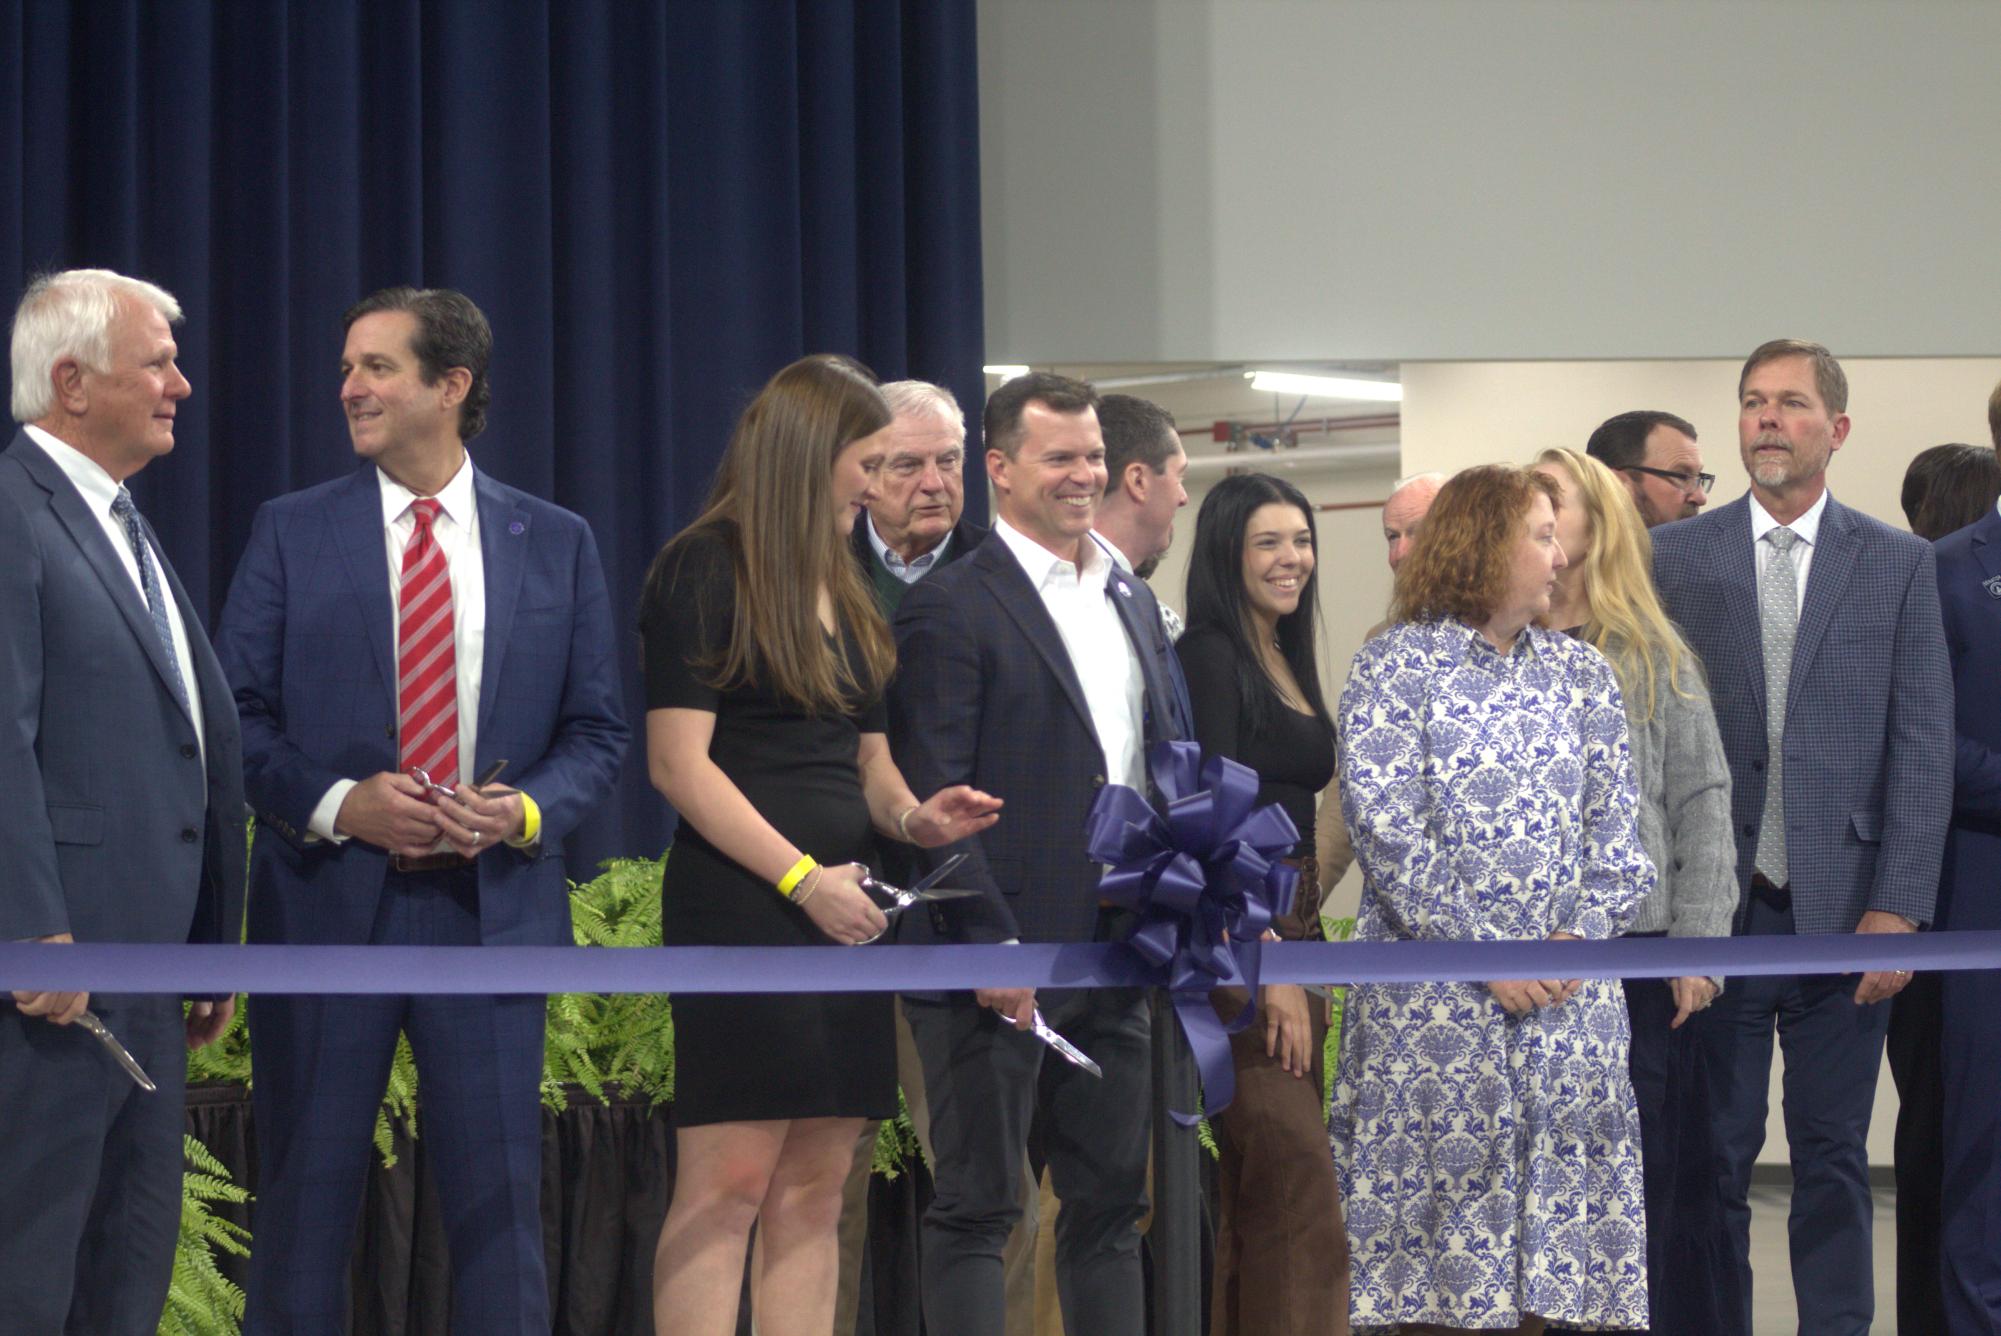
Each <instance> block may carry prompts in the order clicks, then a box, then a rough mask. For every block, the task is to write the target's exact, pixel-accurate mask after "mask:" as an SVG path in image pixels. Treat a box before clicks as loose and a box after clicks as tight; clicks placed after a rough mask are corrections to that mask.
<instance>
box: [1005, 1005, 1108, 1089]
mask: <svg viewBox="0 0 2001 1336" xmlns="http://www.w3.org/2000/svg"><path fill="white" fill-rule="evenodd" d="M1002 1019H1004V1020H1005V1021H1007V1023H1008V1024H1009V1025H1014V1024H1015V1023H1016V1022H1015V1019H1014V1017H1012V1016H1006V1017H1003V1018H1002ZM1028 1032H1029V1033H1030V1034H1032V1035H1034V1036H1035V1037H1036V1038H1037V1039H1040V1040H1041V1041H1042V1042H1043V1043H1045V1044H1047V1045H1049V1047H1051V1048H1053V1049H1055V1050H1056V1051H1057V1052H1058V1053H1060V1054H1062V1055H1063V1058H1064V1060H1065V1061H1067V1062H1068V1063H1069V1064H1070V1065H1071V1066H1073V1067H1082V1068H1083V1069H1084V1070H1085V1071H1087V1072H1089V1073H1090V1074H1091V1075H1093V1076H1096V1077H1099V1078H1102V1077H1103V1076H1104V1074H1105V1069H1104V1068H1102V1067H1100V1066H1099V1065H1098V1064H1097V1063H1095V1062H1093V1061H1091V1055H1090V1054H1088V1053H1086V1052H1085V1051H1084V1050H1083V1049H1081V1048H1078V1047H1077V1046H1076V1045H1075V1044H1073V1043H1071V1042H1070V1041H1069V1040H1068V1039H1065V1038H1064V1037H1063V1036H1062V1035H1060V1034H1058V1033H1056V1031H1055V1030H1053V1029H1051V1028H1050V1025H1049V1022H1048V1021H1045V1020H1043V1019H1042V1008H1041V1007H1037V1008H1036V1009H1035V1014H1034V1015H1032V1016H1030V1017H1029V1020H1028Z"/></svg>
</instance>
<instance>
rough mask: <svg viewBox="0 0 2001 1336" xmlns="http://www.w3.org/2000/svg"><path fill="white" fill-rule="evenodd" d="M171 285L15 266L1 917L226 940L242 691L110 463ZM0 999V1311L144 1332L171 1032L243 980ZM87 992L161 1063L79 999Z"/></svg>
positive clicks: (132, 410) (123, 462)
mask: <svg viewBox="0 0 2001 1336" xmlns="http://www.w3.org/2000/svg"><path fill="white" fill-rule="evenodd" d="M180 318H181V308H180V305H179V303H177V302H176V301H175V300H174V298H173V296H172V295H171V294H169V293H167V292H165V291H163V290H162V289H160V288H157V287H155V286H154V285H152V284H151V283H145V282H141V281H140V280H138V279H133V278H127V277H125V276H124V275H121V274H115V273H112V272H110V271H108V270H103V269H76V270H69V271H67V272H64V273H58V274H52V275H49V276H48V277H45V278H40V279H37V280H36V281H34V282H33V283H31V284H29V286H28V290H27V292H26V293H25V294H24V295H23V297H22V298H21V305H20V307H19V309H18V310H17V311H16V313H15V317H14V330H13V351H12V361H13V381H14V386H13V410H14V420H15V421H16V422H18V423H20V424H22V425H21V429H20V431H18V432H17V433H16V434H15V436H14V441H13V444H12V445H10V446H9V447H8V448H7V451H6V453H5V454H4V455H0V623H4V626H5V636H4V642H5V648H4V649H0V719H5V720H6V726H5V727H4V728H0V810H4V811H5V813H6V818H5V820H4V821H0V867H4V868H5V869H6V875H5V877H4V878H0V940H10V941H20V940H38V941H44V942H69V941H80V942H155V943H178V942H191V941H192V942H235V941H237V940H238V938H239V931H238V929H239V926H240V924H241V922H242V918H243V863H244V856H243V767H242V749H241V746H240V744H239V742H238V732H237V718H236V706H235V704H234V702H233V701H232V699H231V697H230V691H229V686H228V684H227V683H226V682H225V681H224V680H223V677H222V670H221V668H220V667H219V666H218V665H217V662H216V657H215V654H214V652H213V651H212V650H211V649H210V648H209V643H208V639H207V637H206V636H204V635H203V633H202V623H201V618H200V617H199V616H197V615H196V612H195V609H194V605H193V604H191V603H190V602H189V601H188V596H187V592H186V590H184V589H183V588H182V587H181V582H180V580H179V579H178V578H177V577H176V576H175V574H174V569H173V567H172V565H171V564H169V563H168V561H167V557H166V553H165V552H164V551H162V550H161V548H160V544H159V540H158V539H157V538H156V537H155V536H154V534H153V531H152V529H151V528H150V527H149V526H148V525H147V524H146V522H145V520H144V519H142V518H141V517H140V515H139V513H138V511H137V510H136V509H135V508H134V506H133V504H132V497H131V494H130V493H129V492H127V490H126V487H125V484H126V482H127V480H129V479H130V478H131V477H132V476H133V475H134V474H136V473H138V472H139V471H140V470H141V469H143V468H145V467H146V465H147V464H149V463H151V462H152V461H153V460H154V459H157V458H159V457H160V456H162V455H165V454H167V453H168V452H169V451H171V450H172V449H173V448H174V416H175V411H176V410H177V409H178V408H179V406H180V404H181V403H182V401H184V400H185V399H186V398H187V397H188V395H189V393H190V389H189V386H188V382H187V379H186V377H184V376H183V375H182V374H181V372H180V369H179V367H178V366H176V365H175V354H176V349H175V346H174V337H173V332H172V328H171V326H172V324H173V322H175V321H178V320H179V319H180ZM13 1001H14V1005H13V1006H12V1007H5V1008H0V1128H5V1129H6V1132H7V1137H8V1141H9V1144H8V1147H7V1153H6V1154H5V1155H4V1156H0V1201H5V1202H6V1203H7V1208H6V1210H5V1212H4V1213H0V1314H4V1315H5V1317H4V1319H0V1321H4V1323H5V1326H6V1330H8V1331H20V1332H58V1331H71V1332H90V1333H92V1334H93V1336H151V1333H152V1332H153V1331H155V1330H156V1329H157V1327H158V1325H159V1321H160V1311H161V1309H162V1307H163V1306H164V1305H165V1303H166V1298H167V1284H168V1280H169V1278H170V1277H171V1275H172V1272H173V1261H174V1245H175V1240H176V1236H177V1234H178V1231H179V1226H180V1218H181V1124H182V1119H183V1118H184V1116H185V1114H184V1106H183V1100H182V1091H183V1086H184V1081H185V1077H186V1072H187V1058H186V1049H187V1048H188V1047H191V1046H199V1045H201V1044H205V1043H207V1042H209V1041H210V1040H211V1039H213V1038H215V1036H216V1035H218V1034H220V1033H221V1032H222V1029H223V1027H224V1026H226V1025H227V1024H228V1022H229V1018H230V1015H231V1012H232V1010H233V1008H234V1001H233V999H224V1000H222V1001H219V1002H197V1003H195V1004H194V1005H193V1007H192V1008H191V1010H190V1012H189V1014H187V1015H186V1016H185V1017H184V1016H183V1014H182V1010H181V1001H180V999H179V998H177V997H158V996H151V997H142V996H133V995H128V994H118V995H107V994H103V993H99V994H97V995H95V996H92V995H91V994H89V993H84V992H24V991H16V992H15V993H14V994H13ZM86 1008H90V1009H91V1010H92V1011H94V1012H95V1013H96V1015H97V1016H98V1017H99V1018H100V1019H101V1020H102V1022H103V1024H104V1026H105V1027H106V1028H107V1029H108V1030H109V1031H110V1032H111V1033H112V1034H114V1035H115V1036H116V1037H117V1039H118V1040H119V1041H120V1042H121V1043H122V1044H123V1045H124V1047H125V1048H126V1050H127V1051H128V1052H129V1054H130V1056H131V1057H133V1058H135V1059H137V1061H138V1063H139V1065H140V1067H141V1068H143V1069H144V1071H145V1072H146V1073H147V1074H148V1075H149V1076H150V1077H151V1079H152V1080H153V1081H154V1082H155V1083H157V1085H158V1087H159V1088H158V1090H157V1091H154V1092H150V1093H149V1092H148V1091H145V1090H142V1089H140V1088H139V1086H138V1085H137V1084H136V1078H135V1077H132V1076H128V1075H127V1074H126V1072H125V1070H124V1069H122V1068H121V1066H120V1065H119V1063H118V1062H117V1061H116V1060H115V1059H114V1058H113V1056H112V1054H111V1052H110V1050H109V1048H108V1046H100V1044H99V1042H98V1040H97V1039H95V1038H93V1037H92V1035H91V1034H90V1033H89V1032H88V1031H86V1030H85V1028H84V1027H83V1026H81V1025H75V1024H72V1022H74V1021H76V1020H77V1019H79V1018H80V1017H84V1016H86V1015H87V1014H88V1013H87V1012H86Z"/></svg>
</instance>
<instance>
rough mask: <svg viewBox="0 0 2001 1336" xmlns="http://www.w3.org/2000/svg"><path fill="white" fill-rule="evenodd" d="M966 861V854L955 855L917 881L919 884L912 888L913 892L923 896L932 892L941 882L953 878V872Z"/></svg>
mask: <svg viewBox="0 0 2001 1336" xmlns="http://www.w3.org/2000/svg"><path fill="white" fill-rule="evenodd" d="M965 861H966V856H965V855H964V854H953V855H952V856H951V857H950V858H948V859H946V860H945V861H944V862H942V863H940V864H939V865H938V866H937V867H934V868H932V869H931V870H930V871H929V872H927V873H925V874H924V875H923V876H922V877H919V878H918V879H917V883H916V884H915V885H914V886H912V887H911V888H910V889H911V891H912V892H914V893H918V894H921V893H923V892H925V891H928V890H930V889H931V888H932V887H933V886H936V885H937V884H938V883H939V882H941V881H943V880H945V878H947V877H949V876H951V875H952V870H953V869H954V868H956V867H958V866H959V864H961V863H963V862H965Z"/></svg>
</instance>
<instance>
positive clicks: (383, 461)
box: [217, 288, 626, 1336]
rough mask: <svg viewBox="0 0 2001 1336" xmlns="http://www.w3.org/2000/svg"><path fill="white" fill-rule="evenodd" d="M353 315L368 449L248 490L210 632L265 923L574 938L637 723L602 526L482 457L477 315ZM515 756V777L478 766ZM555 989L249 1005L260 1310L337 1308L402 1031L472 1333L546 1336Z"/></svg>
mask: <svg viewBox="0 0 2001 1336" xmlns="http://www.w3.org/2000/svg"><path fill="white" fill-rule="evenodd" d="M345 323H346V327H347V343H346V348H345V351H344V352H343V354H342V357H341V374H342V382H341V404H342V407H343V408H344V409H345V410H346V415H347V421H348V431H349V434H350V435H351V436H352V438H353V441H354V448H355V453H356V454H357V455H359V456H360V457H361V459H362V461H363V463H362V467H361V468H360V469H359V470H358V471H356V472H355V473H352V474H350V475H348V476H347V477H344V478H340V479H337V480H335V481H333V482H329V483H323V484H321V485H320V486H317V487H311V488H308V489H306V490H305V491H302V492H295V493H292V494H291V495H289V496H283V497H280V498H278V499H277V500H275V501H271V502H268V503H267V504H266V505H264V506H263V508H262V509H260V510H259V511H258V514H257V520H256V524H255V527H254V528H253V530H252V533H251V537H250V545H249V548H248V550H247V551H246V552H245V553H244V556H243V560H242V562H241V564H240V565H239V566H238V567H237V571H236V579H235V582H234V583H233V585H232V586H231V588H230V593H229V601H228V604H227V606H226V607H225V608H224V610H223V617H222V627H221V631H220V633H219V635H218V637H217V647H218V649H219V650H220V652H221V655H222V662H223V668H224V671H225V672H226V673H227V675H228V677H229V680H230V681H231V683H232V684H234V686H235V690H236V702H237V706H238V708H239V709H240V710H241V712H242V715H243V720H244V763H245V775H246V783H247V788H248V791H249V795H250V801H251V804H252V806H253V807H254V808H255V809H256V812H257V822H258V827H259V830H258V839H257V841H256V845H255V851H254V854H253V857H252V864H251V889H250V938H251V940H252V941H255V942H300V943H346V944H363V943H393V944H398V945H417V946H472V945H482V944H503V943H504V944H508V945H544V946H557V945H568V944H570V942H571V941H572V937H571V931H570V915H569V899H568V887H567V884H566V879H565V867H564V863H563V844H562V841H563V837H564V836H565V835H567V834H568V833H569V832H570V831H571V830H572V829H573V828H575V826H576V825H577V823H578V821H579V820H581V819H582V817H583V816H584V814H585V813H586V812H587V811H589V810H590V809H591V807H592V806H593V805H594V804H596V803H598V802H599V801H601V800H602V799H603V798H604V797H605V796H606V794H608V793H609V792H610V790H611V786H612V783H613V781H614V779H615V778H616V776H617V773H618V768H619V764H620V760H621V758H622V757H623V755H624V751H625V744H626V726H625V722H624V719H623V716H622V713H621V710H620V707H619V699H618V692H619V686H618V674H617V670H616V667H615V664H614V660H613V652H614V650H613V646H614V640H613V636H612V629H611V614H610V607H609V603H608V600H607V598H606V594H605V585H604V574H603V570H602V568H601V566H600V564H599V561H598V555H597V547H596V544H595V543H594V541H593V540H592V537H591V532H590V529H589V527H588V526H587V525H585V523H584V522H583V521H582V520H581V519H579V518H578V517H576V516H575V515H572V514H570V513H569V512H567V511H564V510H561V509H558V508H557V507H555V506H553V505H550V504H549V503H547V502H545V501H540V500H538V499H536V498H534V497H531V496H528V495H526V494H524V493H522V492H519V491H516V490H515V489H513V488H511V487H507V486H504V485H502V484H501V483H498V482H495V481H494V480H493V479H491V478H489V477H487V476H486V475H485V474H483V473H481V472H479V471H478V470H477V469H475V468H474V467H473V465H472V462H471V459H470V458H469V457H468V455H467V453H466V449H465V442H466V441H468V440H470V439H472V437H474V436H476V435H477V434H478V433H479V431H480V429H481V428H482V426H483V425H484V422H485V410H486V403H487V400H488V397H489V389H488V385H487V361H488V357H489V355H490V351H491V348H492V334H491V332H490V330H489V329H488V327H487V322H486V317H485V316H484V315H482V314H481V313H480V311H479V308H478V307H476V306H475V305H473V303H472V302H471V301H470V300H468V299H467V298H466V297H464V296H463V295H461V294H459V293H456V292H451V291H449V290H443V289H432V290H425V291H421V292H420V291H416V290H413V289H410V288H389V289H385V290H383V291H381V292H378V293H376V294H374V295H373V296H371V297H369V298H367V299H365V300H364V301H362V302H360V303H359V304H357V305H356V306H355V307H353V308H352V309H350V310H349V311H348V313H347V315H346V319H345ZM503 760H504V761H505V762H506V765H507V770H506V778H507V781H508V782H507V783H505V784H487V785H484V786H478V785H476V784H475V777H476V776H481V775H484V774H485V773H486V772H487V771H488V770H489V769H490V768H491V767H492V766H494V765H497V764H498V763H499V762H501V761H503ZM417 771H421V772H422V775H421V776H417V775H416V774H415V772H417ZM424 780H428V781H429V783H428V784H427V783H425V782H423V781H424ZM433 786H435V787H433ZM441 790H442V791H441ZM544 1011H545V1003H544V1000H543V999H542V998H539V997H524V996H514V997H395V996H391V997H368V998H327V997H304V996H301V997H275V996H274V997H259V998H258V999H257V1002H256V1005H255V1006H254V1007H253V1008H252V1011H251V1021H250V1036H251V1052H252V1057H253V1061H254V1064H255V1070H256V1074H257V1079H256V1082H255V1084H254V1086H253V1087H252V1091H253V1094H252V1098H253V1100H254V1102H255V1108H256V1116H257V1137H258V1154H259V1161H260V1164H259V1181H258V1188H257V1208H256V1212H255V1215H254V1218H253V1229H254V1233H255V1238H256V1240H257V1242H256V1247H255V1249H254V1251H253V1253H252V1256H251V1267H250V1283H249V1312H248V1315H247V1318H246V1325H245V1330H246V1332H250V1333H260V1332H287V1333H317V1332H334V1331H345V1330H346V1326H345V1321H346V1319H345V1315H344V1313H345V1293H344V1291H345V1282H346V1276H347V1271H348V1265H349V1250H350V1246H351V1243H352V1236H353V1231H354V1222H355V1216H356V1212H357V1209H358V1207H359V1205H360V1200H361V1191H362V1186H363V1179H364V1174H365V1171H366V1168H367V1162H368V1156H369V1154H370V1132H371V1129H372V1127H373V1124H374V1118H375V1110H376V1107H377V1105H378V1104H379V1103H380V1101H381V1099H382V1094H383V1089H384V1086H385V1084H386V1081H387V1078H388V1072H389V1065H390V1061H391V1059H392V1057H393V1055H394V1052H395V1047H396V1037H397V1033H398V1031H399V1030H400V1031H402V1032H404V1033H406V1034H407V1035H408V1036H409V1039H410V1044H411V1047H412V1049H413V1050H414V1051H415V1054H416V1058H417V1068H418V1075H419V1080H420V1082H421V1097H420V1099H421V1107H422V1123H421V1128H420V1131H421V1134H422V1135H423V1137H424V1138H425V1140H426V1144H427V1146H428V1147H429V1149H430V1152H431V1163H432V1166H433V1167H434V1169H435V1170H436V1173H437V1178H438V1188H439V1199H440V1202H441V1204H442V1207H443V1213H444V1218H445V1228H446V1236H447V1239H448V1241H449V1246H450V1250H451V1263H452V1330H453V1331H454V1332H457V1333H465V1334H466V1336H472V1334H473V1333H478V1336H497V1334H499V1333H520V1334H521V1336H526V1334H527V1333H530V1332H536V1333H543V1334H544V1336H546V1333H547V1332H548V1330H549V1302H548V1295H547V1282H546V1278H545V1270H544V1262H543V1250H542V1237H541V1219H540V1207H539V1197H540V1184H541V1165H542V1159H541V1132H540V1128H541V1113H540V1105H539V1102H538V1095H537V1086H538V1083H539V1082H540V1079H541V1074H542V1039H543V1035H542V1028H543V1016H544Z"/></svg>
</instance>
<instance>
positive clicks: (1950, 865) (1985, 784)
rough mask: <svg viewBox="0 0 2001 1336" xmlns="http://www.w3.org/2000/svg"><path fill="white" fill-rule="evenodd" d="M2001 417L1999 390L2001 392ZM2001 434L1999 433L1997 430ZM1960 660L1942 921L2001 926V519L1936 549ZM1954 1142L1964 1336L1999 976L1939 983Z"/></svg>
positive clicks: (1977, 1326) (1978, 1228) (2000, 1075)
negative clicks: (2000, 685) (1999, 688)
mask: <svg viewBox="0 0 2001 1336" xmlns="http://www.w3.org/2000/svg"><path fill="white" fill-rule="evenodd" d="M1994 402H1995V405H1996V408H1997V410H2001V387H1997V389H1996V392H1995V400H1994ZM1997 434H2001V432H1997ZM1938 595H1939V605H1940V608H1941V610H1942V612H1943V614H1944V618H1945V643H1946V649H1947V651H1948V653H1949V654H1950V655H1951V657H1952V676H1953V687H1954V701H1955V719H1956V728H1955V736H1954V746H1955V749H1956V755H1955V757H1954V764H1953V780H1954V783H1953V801H1952V824H1951V826H1950V828H1948V829H1947V831H1946V837H1945V864H1944V868H1943V870H1942V873H1941V875H1940V878H1939V890H1938V916H1937V918H1936V920H1935V926H1936V927H1938V928H1941V929H1945V928H1973V929H1984V930H1988V931H1992V930H1994V929H1997V928H2001V697H1997V695H1996V692H1995V685H1996V683H1997V682H2001V512H1997V511H1993V510H1990V511H1988V512H1987V514H1986V516H1985V517H1984V518H1982V519H1981V520H1980V521H1979V522H1978V523H1976V524H1974V525H1972V526H1971V527H1969V528H1965V529H1961V530H1960V531H1959V532H1958V533H1954V534H1948V535H1947V536H1946V537H1944V538H1942V539H1940V540H1939V543H1938ZM1941 985H1942V987H1941V998H1940V1005H1941V1010H1942V1012H1943V1025H1942V1026H1941V1033H1940V1036H1939V1043H1940V1050H1941V1051H1940V1058H1941V1067H1942V1075H1943V1078H1944V1086H1945V1089H1944V1123H1945V1137H1944V1141H1945V1146H1944V1165H1943V1174H1942V1183H1943V1188H1944V1192H1943V1200H1942V1205H1941V1231H1940V1252H1941V1259H1940V1260H1941V1266H1940V1271H1941V1281H1942V1283H1943V1289H1944V1300H1945V1316H1946V1320H1947V1322H1948V1324H1949V1330H1950V1331H1951V1332H1952V1333H1953V1334H1954V1336H1961V1334H1962V1333H1966V1334H1969V1336H1970V1334H1972V1333H1991V1332H1997V1331H2001V1253H1997V1252H1996V1250H1995V1233H1996V1222H1997V1220H2001V1026H1997V1025H1996V1024H1995V1017H1996V1016H1997V1015H2001V971H1994V970H1950V971H1947V972H1945V973H1944V974H1943V975H1942V976H1941Z"/></svg>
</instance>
